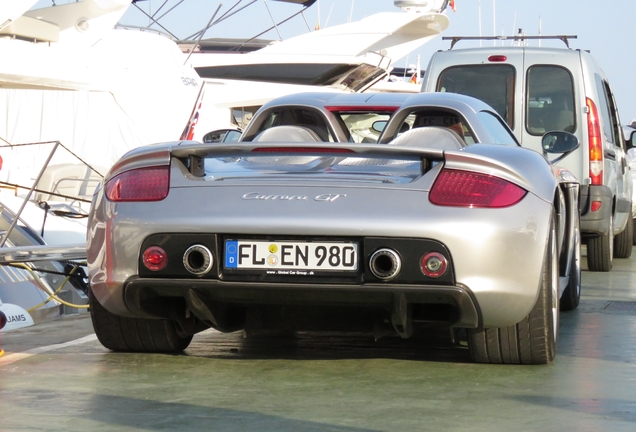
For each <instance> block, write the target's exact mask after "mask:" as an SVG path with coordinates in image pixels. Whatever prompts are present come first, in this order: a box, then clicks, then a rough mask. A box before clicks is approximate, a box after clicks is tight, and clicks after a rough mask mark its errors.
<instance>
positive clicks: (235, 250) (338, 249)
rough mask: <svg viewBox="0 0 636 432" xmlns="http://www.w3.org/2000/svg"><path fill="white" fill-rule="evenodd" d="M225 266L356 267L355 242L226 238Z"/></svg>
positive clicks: (277, 267)
mask: <svg viewBox="0 0 636 432" xmlns="http://www.w3.org/2000/svg"><path fill="white" fill-rule="evenodd" d="M225 268H227V269H272V270H310V271H312V270H319V271H325V270H327V271H330V270H337V271H357V270H358V243H355V242H303V241H262V240H227V241H226V242H225Z"/></svg>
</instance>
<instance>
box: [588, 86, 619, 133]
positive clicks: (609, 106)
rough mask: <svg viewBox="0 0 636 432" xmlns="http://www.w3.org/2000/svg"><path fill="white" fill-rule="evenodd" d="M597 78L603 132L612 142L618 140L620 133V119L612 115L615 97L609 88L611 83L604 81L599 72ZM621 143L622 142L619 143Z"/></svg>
mask: <svg viewBox="0 0 636 432" xmlns="http://www.w3.org/2000/svg"><path fill="white" fill-rule="evenodd" d="M594 75H595V76H594V78H595V79H596V88H598V92H599V95H598V96H599V113H600V114H601V118H602V120H603V134H604V135H605V140H606V141H607V142H610V143H615V142H617V141H616V140H615V139H614V137H615V135H617V134H618V130H617V129H618V121H617V120H616V117H615V116H613V115H612V113H613V112H615V107H614V103H613V102H614V99H613V97H612V93H611V91H610V89H609V85H608V84H607V83H606V82H605V81H603V79H602V78H601V76H600V75H599V74H594ZM618 145H620V144H618Z"/></svg>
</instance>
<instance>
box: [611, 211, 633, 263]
mask: <svg viewBox="0 0 636 432" xmlns="http://www.w3.org/2000/svg"><path fill="white" fill-rule="evenodd" d="M633 245H634V224H633V223H632V220H631V219H630V220H628V221H627V224H625V229H624V230H623V232H622V233H620V234H619V235H617V236H616V237H615V238H614V256H615V257H616V258H629V257H630V256H632V246H633Z"/></svg>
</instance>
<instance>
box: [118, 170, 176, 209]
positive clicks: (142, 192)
mask: <svg viewBox="0 0 636 432" xmlns="http://www.w3.org/2000/svg"><path fill="white" fill-rule="evenodd" d="M169 188H170V167H169V166H161V167H150V168H139V169H134V170H130V171H126V172H123V173H121V174H118V175H116V176H115V177H113V178H112V179H110V180H109V181H108V183H106V198H108V199H109V200H110V201H116V202H121V201H161V200H162V199H164V198H165V197H167V196H168V190H169Z"/></svg>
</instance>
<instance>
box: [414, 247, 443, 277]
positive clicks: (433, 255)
mask: <svg viewBox="0 0 636 432" xmlns="http://www.w3.org/2000/svg"><path fill="white" fill-rule="evenodd" d="M420 268H421V269H422V273H424V274H425V275H426V276H428V277H432V278H438V277H440V276H442V275H443V274H444V273H446V269H447V268H448V261H447V260H446V257H445V256H444V255H442V254H441V253H439V252H429V253H427V254H426V255H424V256H423V257H422V260H421V261H420Z"/></svg>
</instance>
